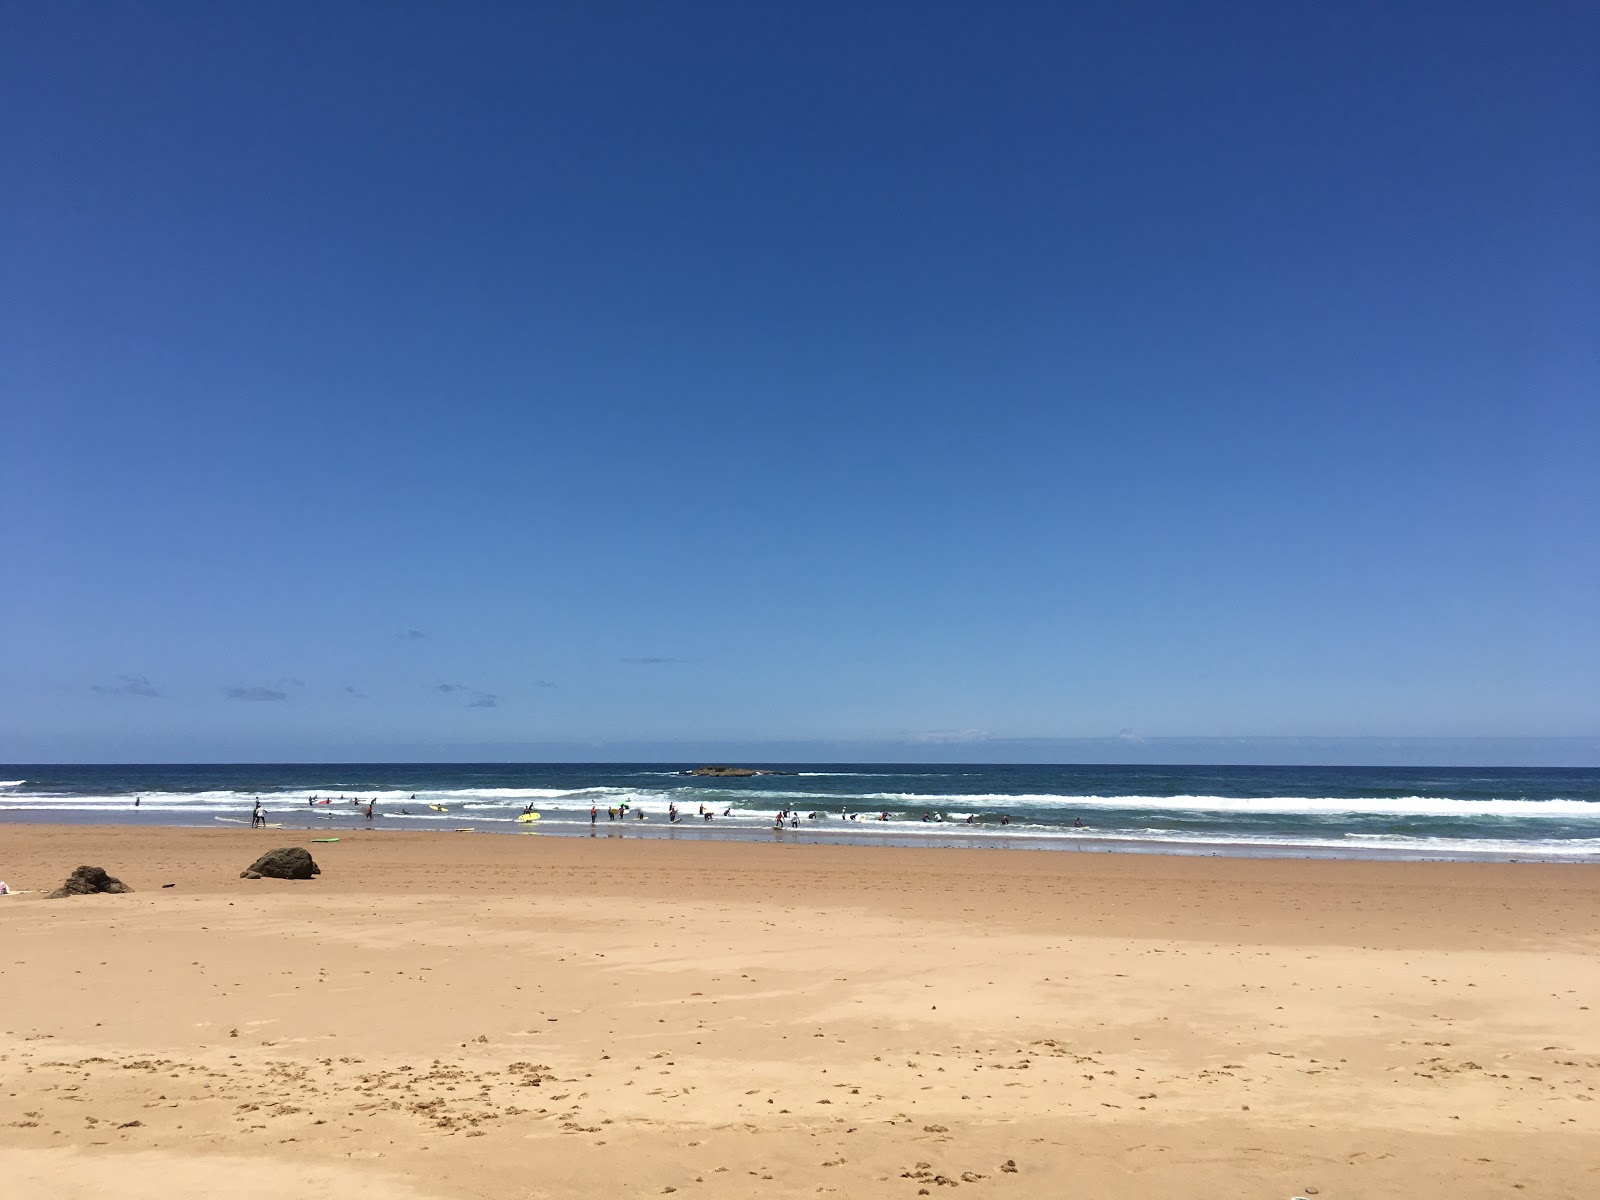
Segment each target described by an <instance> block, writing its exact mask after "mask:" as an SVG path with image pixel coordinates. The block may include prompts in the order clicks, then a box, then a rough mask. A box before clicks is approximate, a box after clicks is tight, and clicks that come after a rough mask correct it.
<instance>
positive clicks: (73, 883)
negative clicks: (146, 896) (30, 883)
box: [47, 867, 133, 900]
mask: <svg viewBox="0 0 1600 1200" xmlns="http://www.w3.org/2000/svg"><path fill="white" fill-rule="evenodd" d="M131 891H133V889H132V888H131V887H129V886H128V885H127V884H125V883H123V882H122V880H120V879H114V878H112V877H111V876H110V875H107V874H106V869H105V868H104V867H79V868H78V869H77V870H76V871H74V872H73V873H72V874H71V875H68V876H67V881H66V882H65V883H63V884H62V885H61V886H60V887H58V888H57V889H56V890H55V891H53V892H51V893H50V895H49V896H48V897H47V898H48V899H51V900H59V899H61V897H63V896H92V895H94V894H96V893H97V892H111V893H120V892H131Z"/></svg>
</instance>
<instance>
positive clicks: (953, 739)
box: [907, 729, 994, 746]
mask: <svg viewBox="0 0 1600 1200" xmlns="http://www.w3.org/2000/svg"><path fill="white" fill-rule="evenodd" d="M993 736H994V735H993V734H992V733H990V732H989V731H988V730H987V729H931V730H928V731H927V732H926V733H913V734H910V735H908V737H907V740H908V741H912V742H917V743H919V744H920V745H924V746H948V745H955V744H960V743H962V742H987V741H988V740H989V739H990V738H992V737H993Z"/></svg>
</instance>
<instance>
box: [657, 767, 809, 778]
mask: <svg viewBox="0 0 1600 1200" xmlns="http://www.w3.org/2000/svg"><path fill="white" fill-rule="evenodd" d="M678 774H680V775H709V776H710V777H711V778H713V779H749V778H750V777H751V776H752V775H793V774H794V772H793V771H761V770H757V769H756V768H755V767H695V768H694V769H693V770H691V771H679V772H678Z"/></svg>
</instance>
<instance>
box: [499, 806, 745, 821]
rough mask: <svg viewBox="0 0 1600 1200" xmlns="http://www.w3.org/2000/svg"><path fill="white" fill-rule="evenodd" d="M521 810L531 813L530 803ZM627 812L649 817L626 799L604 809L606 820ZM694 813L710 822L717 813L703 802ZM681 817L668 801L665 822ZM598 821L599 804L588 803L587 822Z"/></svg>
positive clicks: (728, 813)
mask: <svg viewBox="0 0 1600 1200" xmlns="http://www.w3.org/2000/svg"><path fill="white" fill-rule="evenodd" d="M523 811H524V812H525V813H531V812H532V811H533V805H531V804H530V805H528V807H527V808H526V809H524V810H523ZM629 813H632V814H633V818H634V820H636V821H647V820H649V819H650V814H649V813H647V812H645V810H644V809H642V808H635V807H634V806H633V805H631V804H629V803H628V802H627V801H626V800H624V801H623V802H622V803H621V804H618V805H616V806H614V807H611V808H608V809H606V820H608V821H626V820H627V819H628V814H629ZM696 815H697V816H698V817H699V818H700V819H701V820H702V821H706V822H710V821H712V820H714V819H715V818H716V816H717V814H716V813H715V812H714V811H713V810H711V809H709V808H707V807H706V806H705V805H704V804H702V805H701V806H700V811H699V812H698V813H697V814H696ZM722 815H723V816H725V817H729V816H732V815H733V806H732V805H729V806H728V807H727V808H725V809H723V810H722ZM683 819H684V817H683V814H682V813H681V812H679V811H678V806H677V804H676V803H669V804H668V805H667V823H668V824H669V825H676V824H677V823H678V822H679V821H680V820H683ZM599 821H600V807H599V805H596V804H591V805H589V824H591V825H596V824H599Z"/></svg>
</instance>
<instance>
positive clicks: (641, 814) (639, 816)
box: [633, 808, 645, 821]
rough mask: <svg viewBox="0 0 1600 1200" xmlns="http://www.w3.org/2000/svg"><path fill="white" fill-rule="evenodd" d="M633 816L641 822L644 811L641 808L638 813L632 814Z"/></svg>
mask: <svg viewBox="0 0 1600 1200" xmlns="http://www.w3.org/2000/svg"><path fill="white" fill-rule="evenodd" d="M633 815H634V816H636V817H638V818H639V820H641V821H642V820H644V819H645V818H644V809H642V808H641V809H640V810H639V811H638V812H636V813H634V814H633Z"/></svg>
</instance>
